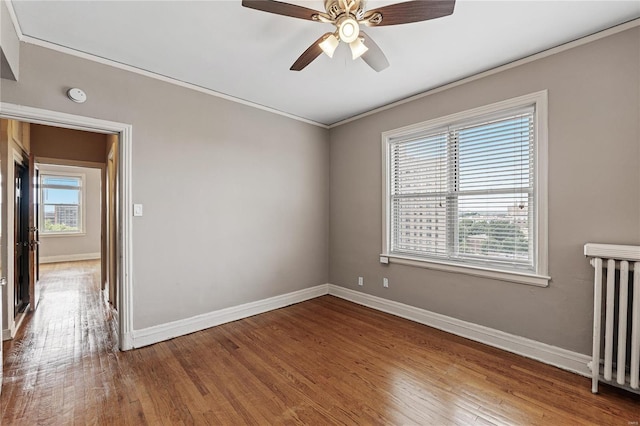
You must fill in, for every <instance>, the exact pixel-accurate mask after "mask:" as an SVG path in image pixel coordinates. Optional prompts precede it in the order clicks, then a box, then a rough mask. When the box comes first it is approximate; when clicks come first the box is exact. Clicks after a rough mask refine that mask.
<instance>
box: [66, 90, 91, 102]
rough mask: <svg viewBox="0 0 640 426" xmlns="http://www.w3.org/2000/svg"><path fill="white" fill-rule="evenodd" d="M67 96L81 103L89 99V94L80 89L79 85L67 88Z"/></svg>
mask: <svg viewBox="0 0 640 426" xmlns="http://www.w3.org/2000/svg"><path fill="white" fill-rule="evenodd" d="M67 97H68V98H69V99H71V100H72V101H73V102H76V103H79V104H81V103H84V101H86V100H87V94H86V93H84V90H82V89H78V88H77V87H74V88H72V89H69V90H67Z"/></svg>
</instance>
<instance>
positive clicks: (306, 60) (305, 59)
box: [289, 33, 332, 71]
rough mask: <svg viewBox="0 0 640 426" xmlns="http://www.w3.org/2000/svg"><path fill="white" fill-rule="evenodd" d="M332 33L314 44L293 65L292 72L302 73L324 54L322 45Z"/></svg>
mask: <svg viewBox="0 0 640 426" xmlns="http://www.w3.org/2000/svg"><path fill="white" fill-rule="evenodd" d="M331 34H332V33H326V34H323V35H322V37H320V38H319V39H317V40H316V41H314V42H313V44H312V45H311V46H309V48H308V49H307V50H305V51H304V52H302V55H300V57H299V58H298V59H297V60H296V61H295V62H294V63H293V65H291V68H289V69H290V70H291V71H302V70H303V69H304V68H305V67H306V66H307V65H309V64H310V63H311V62H313V61H314V60H315V59H316V58H317V57H318V56H320V54H321V53H322V48H321V47H320V43H321V42H322V41H323V40H324V39H325V38H327V37H329V36H330V35H331Z"/></svg>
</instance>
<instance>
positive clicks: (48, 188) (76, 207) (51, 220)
mask: <svg viewBox="0 0 640 426" xmlns="http://www.w3.org/2000/svg"><path fill="white" fill-rule="evenodd" d="M83 183H84V176H82V175H57V174H49V173H48V174H43V175H41V176H40V188H41V191H42V196H41V198H40V199H41V200H42V205H41V208H40V224H41V225H40V232H41V233H43V234H74V233H82V232H83V231H84V230H83V226H82V222H83V221H82V218H83V204H82V198H83V197H82V188H83Z"/></svg>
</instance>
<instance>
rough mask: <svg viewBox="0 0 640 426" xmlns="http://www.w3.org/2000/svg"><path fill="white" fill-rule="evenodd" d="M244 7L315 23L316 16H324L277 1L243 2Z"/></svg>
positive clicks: (251, 0)
mask: <svg viewBox="0 0 640 426" xmlns="http://www.w3.org/2000/svg"><path fill="white" fill-rule="evenodd" d="M242 5H243V6H244V7H248V8H250V9H256V10H261V11H263V12H269V13H275V14H276V15H284V16H291V17H293V18H300V19H308V20H309V21H315V20H316V19H314V16H318V15H322V13H321V12H318V11H317V10H313V9H308V8H306V7H302V6H296V5H295V4H289V3H284V2H281V1H275V0H242Z"/></svg>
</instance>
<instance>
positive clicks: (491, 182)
mask: <svg viewBox="0 0 640 426" xmlns="http://www.w3.org/2000/svg"><path fill="white" fill-rule="evenodd" d="M532 135H533V120H532V116H531V115H524V116H519V117H513V118H509V119H506V120H501V121H496V122H492V123H487V124H483V125H479V126H474V127H469V128H466V129H461V130H459V131H458V134H457V138H458V156H459V167H460V170H459V190H460V191H461V192H463V191H469V190H488V189H504V188H527V187H529V184H530V182H529V178H530V158H531V150H532V149H533V146H532V144H531V143H530V142H531V139H532Z"/></svg>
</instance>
